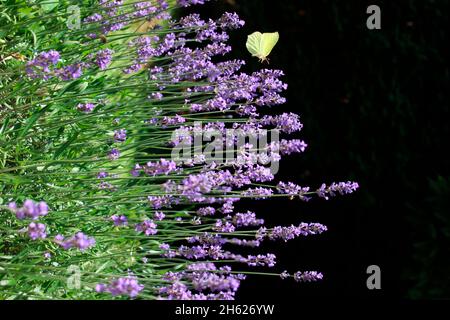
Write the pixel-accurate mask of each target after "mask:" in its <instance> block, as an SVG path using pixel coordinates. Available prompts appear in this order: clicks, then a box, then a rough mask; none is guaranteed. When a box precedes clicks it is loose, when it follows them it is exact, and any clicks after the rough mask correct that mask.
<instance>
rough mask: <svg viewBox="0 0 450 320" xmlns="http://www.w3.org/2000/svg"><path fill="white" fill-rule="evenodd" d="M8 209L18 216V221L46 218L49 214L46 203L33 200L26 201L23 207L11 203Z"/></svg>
mask: <svg viewBox="0 0 450 320" xmlns="http://www.w3.org/2000/svg"><path fill="white" fill-rule="evenodd" d="M8 208H9V209H10V210H11V211H12V212H14V213H15V214H16V217H17V219H20V220H22V219H26V218H30V219H33V220H36V219H38V218H39V217H42V216H45V215H47V213H48V210H49V209H48V206H47V204H46V203H45V202H44V201H40V202H34V201H33V200H30V199H28V200H25V201H24V203H23V206H22V207H20V208H19V207H17V204H16V203H15V202H10V203H9V205H8Z"/></svg>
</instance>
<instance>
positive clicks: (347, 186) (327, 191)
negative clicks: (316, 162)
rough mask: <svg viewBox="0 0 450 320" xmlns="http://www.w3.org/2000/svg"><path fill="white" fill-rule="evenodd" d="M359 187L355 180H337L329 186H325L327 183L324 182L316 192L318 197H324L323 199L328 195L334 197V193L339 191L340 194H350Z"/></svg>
mask: <svg viewBox="0 0 450 320" xmlns="http://www.w3.org/2000/svg"><path fill="white" fill-rule="evenodd" d="M358 188H359V185H358V183H357V182H352V181H348V182H339V183H335V182H333V183H332V184H331V185H330V186H328V187H327V185H326V184H325V183H324V184H322V186H321V187H320V188H319V189H317V191H316V193H317V195H318V196H319V197H321V198H324V199H325V200H328V196H330V197H334V196H336V193H339V194H340V195H345V194H350V193H353V192H354V191H356V189H358Z"/></svg>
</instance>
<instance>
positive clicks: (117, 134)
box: [114, 129, 127, 142]
mask: <svg viewBox="0 0 450 320" xmlns="http://www.w3.org/2000/svg"><path fill="white" fill-rule="evenodd" d="M125 140H127V130H125V129H119V130H114V142H124V141H125Z"/></svg>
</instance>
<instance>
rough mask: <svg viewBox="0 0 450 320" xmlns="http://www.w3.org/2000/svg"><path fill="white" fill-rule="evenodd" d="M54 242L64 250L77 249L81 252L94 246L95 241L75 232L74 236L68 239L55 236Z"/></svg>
mask: <svg viewBox="0 0 450 320" xmlns="http://www.w3.org/2000/svg"><path fill="white" fill-rule="evenodd" d="M55 242H56V243H57V244H59V245H60V246H61V247H62V248H63V249H65V250H68V249H70V248H78V249H80V250H81V251H84V250H86V249H88V248H90V247H93V246H94V245H95V239H94V238H91V237H88V236H87V235H85V234H84V233H82V232H77V233H76V234H75V235H74V236H72V237H70V238H68V239H66V238H64V236H62V235H60V234H58V235H56V236H55Z"/></svg>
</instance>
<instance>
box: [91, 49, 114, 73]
mask: <svg viewBox="0 0 450 320" xmlns="http://www.w3.org/2000/svg"><path fill="white" fill-rule="evenodd" d="M113 54H114V51H113V50H111V49H104V50H100V51H98V52H97V53H96V54H95V64H96V65H97V66H98V67H99V69H100V70H105V69H106V68H108V66H109V65H110V63H111V61H112V55H113Z"/></svg>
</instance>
